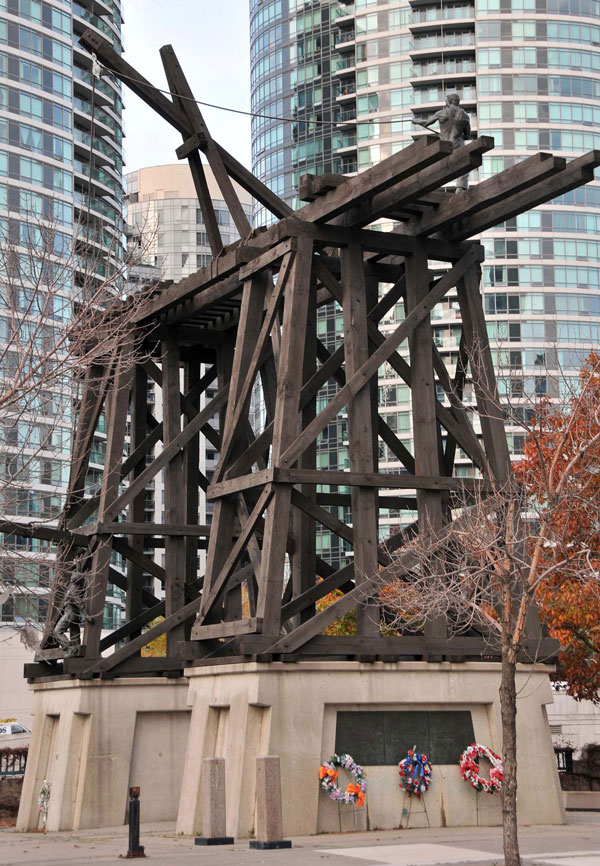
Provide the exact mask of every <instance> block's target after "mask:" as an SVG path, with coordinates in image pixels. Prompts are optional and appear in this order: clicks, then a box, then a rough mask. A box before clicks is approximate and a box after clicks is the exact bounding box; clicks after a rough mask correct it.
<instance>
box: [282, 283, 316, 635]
mask: <svg viewBox="0 0 600 866" xmlns="http://www.w3.org/2000/svg"><path fill="white" fill-rule="evenodd" d="M316 300H317V280H316V277H315V276H314V274H312V273H311V279H310V296H309V300H308V310H307V316H306V329H305V335H304V356H303V360H302V378H301V383H303V382H308V381H310V379H311V378H312V377H313V376H314V374H315V372H316V369H317V305H316ZM300 402H301V403H302V391H300ZM316 411H317V400H316V395H315V396H314V397H313V398H312V400H310V401H308V402H306V404H305V405H303V406H302V408H301V410H300V428H302V427H305V426H306V425H307V424H310V422H311V421H312V419H313V418H314V417H315V415H316ZM298 465H299V467H300V468H302V469H316V466H317V443H316V442H313V444H312V445H310V446H309V447H308V448H307V449H306V451H305V452H304V454H303V455H302V456H301V457H300V460H299V461H298ZM298 493H299V494H300V495H301V496H303V497H304V499H305V500H308V501H309V502H311V503H312V504H313V505H314V506H315V507H317V505H316V489H315V487H313V486H312V485H310V484H309V485H300V490H299V491H298ZM290 516H291V523H290V529H291V532H292V535H293V537H294V542H295V543H294V550H293V553H292V554H291V555H290V557H289V560H290V567H291V576H290V579H289V580H288V583H287V586H286V587H285V590H284V595H283V598H282V604H284V603H285V600H286V592H289V596H290V598H291V597H292V596H293V595H300V594H301V593H302V592H304V590H305V589H307V588H308V587H309V586H312V585H313V584H314V582H315V580H316V572H317V564H316V524H315V520H314V517H313V515H311V514H310V513H309V512H308V511H306V510H302V509H298V508H292V511H291V515H290ZM313 614H314V610H313V609H311V608H310V607H307V608H305V609H304V610H303V611H302V612H301V614H300V619H299V622H302V621H304V620H306V619H309V618H310V617H311V616H312V615H313Z"/></svg>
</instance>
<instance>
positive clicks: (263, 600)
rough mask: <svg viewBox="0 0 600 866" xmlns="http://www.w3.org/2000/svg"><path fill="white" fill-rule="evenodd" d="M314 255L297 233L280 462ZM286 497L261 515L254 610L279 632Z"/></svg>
mask: <svg viewBox="0 0 600 866" xmlns="http://www.w3.org/2000/svg"><path fill="white" fill-rule="evenodd" d="M312 259H313V245H312V241H311V240H310V238H307V237H300V238H298V247H297V252H296V258H295V259H294V264H293V276H292V277H291V283H290V290H289V291H288V292H287V293H286V297H285V304H284V308H283V323H282V329H281V350H280V355H279V364H278V369H277V405H276V407H275V418H274V422H273V450H272V460H273V464H274V465H276V464H277V463H278V461H279V459H280V456H281V453H282V451H283V450H284V449H285V448H287V447H288V445H289V444H290V443H291V442H292V440H293V439H294V438H295V437H296V435H297V433H298V430H299V426H300V418H299V411H300V392H301V390H302V372H303V360H304V347H305V339H306V325H307V317H308V307H309V301H310V297H311V279H312ZM290 497H291V488H290V487H289V485H285V486H283V485H277V486H276V488H275V491H274V495H273V498H272V500H271V502H270V503H269V507H268V508H267V513H266V517H265V531H264V536H263V551H262V563H261V565H262V571H261V581H260V586H259V594H258V603H257V608H256V613H257V616H259V617H261V618H262V620H263V630H264V631H265V632H266V633H267V634H273V635H275V634H277V633H278V632H279V628H280V615H281V595H282V591H283V572H284V561H285V552H286V542H287V536H288V531H289V517H290Z"/></svg>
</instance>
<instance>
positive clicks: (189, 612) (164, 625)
mask: <svg viewBox="0 0 600 866" xmlns="http://www.w3.org/2000/svg"><path fill="white" fill-rule="evenodd" d="M201 600H202V596H198V598H195V599H194V600H193V601H190V602H188V603H187V604H186V605H184V606H183V607H182V608H180V609H179V610H178V611H176V612H175V613H173V614H171V616H168V617H166V618H165V619H164V620H163V621H162V622H159V623H157V624H156V625H155V626H152V628H149V629H148V631H145V632H144V633H143V634H141V635H140V636H139V637H136V638H134V639H133V640H131V641H129V643H126V644H125V646H123V647H121V648H120V649H118V650H116V651H115V652H114V653H112V655H110V656H108V658H105V659H100V660H99V661H97V662H95V663H94V664H92V665H91V667H88V668H86V669H85V674H86V675H87V676H91V675H93V674H98V673H103V672H104V671H109V670H111V669H112V668H114V667H116V666H117V665H118V664H120V662H122V661H124V660H125V659H128V658H130V657H131V656H132V655H134V654H135V653H136V652H137V651H138V650H140V649H141V648H142V647H144V646H147V645H148V644H149V643H150V642H151V641H153V640H155V638H157V637H160V636H161V635H163V634H166V633H167V632H169V631H171V630H172V629H174V628H176V627H177V626H179V625H181V623H184V622H185V621H186V620H188V619H190V618H191V617H193V616H194V614H195V613H196V612H197V610H198V608H199V607H200V602H201Z"/></svg>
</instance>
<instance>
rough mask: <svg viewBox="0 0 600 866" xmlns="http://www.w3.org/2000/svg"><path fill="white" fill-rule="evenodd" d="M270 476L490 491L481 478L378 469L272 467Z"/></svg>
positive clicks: (300, 480)
mask: <svg viewBox="0 0 600 866" xmlns="http://www.w3.org/2000/svg"><path fill="white" fill-rule="evenodd" d="M272 479H273V481H274V482H275V483H279V484H282V483H285V484H343V485H345V486H347V487H381V488H386V489H387V488H389V489H390V490H392V489H395V490H398V489H400V490H431V491H443V490H456V491H464V492H467V491H479V492H482V493H484V492H487V491H489V490H491V487H490V485H489V483H488V482H486V481H483V480H482V479H480V478H463V477H460V478H448V476H446V475H407V474H405V473H398V474H395V473H394V474H392V473H390V474H387V473H384V472H382V473H377V472H352V471H345V470H342V469H340V470H337V469H317V470H315V471H311V470H308V469H275V470H273V476H272Z"/></svg>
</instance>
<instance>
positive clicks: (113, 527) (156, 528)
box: [80, 521, 210, 538]
mask: <svg viewBox="0 0 600 866" xmlns="http://www.w3.org/2000/svg"><path fill="white" fill-rule="evenodd" d="M80 532H81V534H82V535H88V536H89V535H189V536H202V537H205V538H207V537H208V536H209V535H210V526H208V525H204V524H198V525H196V524H191V525H186V524H173V523H127V522H125V521H124V522H123V523H91V524H90V525H89V526H82V527H81V530H80Z"/></svg>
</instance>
